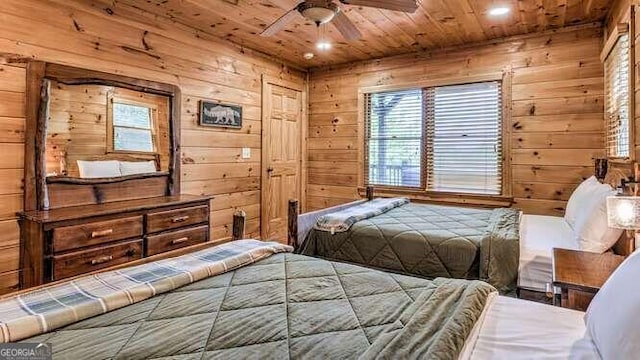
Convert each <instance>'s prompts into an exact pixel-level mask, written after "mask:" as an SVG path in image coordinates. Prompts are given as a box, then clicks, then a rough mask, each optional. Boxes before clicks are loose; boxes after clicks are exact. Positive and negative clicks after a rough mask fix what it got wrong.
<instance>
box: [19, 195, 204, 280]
mask: <svg viewBox="0 0 640 360" xmlns="http://www.w3.org/2000/svg"><path fill="white" fill-rule="evenodd" d="M209 200H210V198H209V197H203V196H192V195H174V196H162V197H154V198H147V199H137V200H128V201H118V202H111V203H105V204H94V205H83V206H73V207H64V208H58V209H52V210H47V211H29V212H24V213H22V214H20V221H21V222H22V224H21V226H22V229H23V234H22V238H23V239H22V241H23V247H22V250H23V254H22V256H21V258H22V260H23V268H24V273H23V278H22V287H23V288H27V287H31V286H36V285H40V284H43V283H47V282H51V281H57V280H61V279H64V278H68V277H72V276H76V275H80V274H84V273H89V272H92V271H96V270H101V269H105V268H110V267H114V266H118V265H122V264H125V263H128V262H131V261H135V260H139V259H142V258H144V257H150V256H155V257H160V256H159V255H160V254H162V253H165V252H168V251H172V250H176V249H180V248H184V247H188V246H192V245H197V244H200V243H204V242H207V241H209Z"/></svg>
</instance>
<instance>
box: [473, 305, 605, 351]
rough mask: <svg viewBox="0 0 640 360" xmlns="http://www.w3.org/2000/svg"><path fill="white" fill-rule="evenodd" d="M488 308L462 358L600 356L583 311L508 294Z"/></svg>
mask: <svg viewBox="0 0 640 360" xmlns="http://www.w3.org/2000/svg"><path fill="white" fill-rule="evenodd" d="M487 308H488V309H486V314H485V315H484V317H483V318H481V320H480V321H483V322H482V323H481V324H480V329H479V331H478V333H477V337H476V338H475V339H474V338H473V337H472V336H470V337H469V340H468V342H469V344H467V345H465V346H469V347H470V348H471V351H467V354H469V353H470V355H469V356H467V357H461V359H473V360H485V359H487V360H488V359H491V360H496V359H536V360H544V359H581V360H582V359H584V360H587V359H589V360H592V359H600V356H599V355H598V352H597V349H596V348H595V345H594V344H593V342H592V341H591V339H589V338H588V336H587V335H585V334H586V328H585V324H584V320H583V317H584V313H583V312H580V311H575V310H569V309H564V308H559V307H554V306H551V305H545V304H539V303H535V302H532V301H526V300H520V299H513V298H508V297H504V296H498V297H497V298H496V299H495V301H493V302H492V303H491V304H489V305H487ZM480 321H479V323H480ZM472 335H473V332H472Z"/></svg>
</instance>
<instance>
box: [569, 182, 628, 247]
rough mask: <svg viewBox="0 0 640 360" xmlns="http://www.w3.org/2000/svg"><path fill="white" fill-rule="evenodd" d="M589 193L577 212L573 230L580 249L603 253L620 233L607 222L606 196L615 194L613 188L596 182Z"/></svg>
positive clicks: (616, 239)
mask: <svg viewBox="0 0 640 360" xmlns="http://www.w3.org/2000/svg"><path fill="white" fill-rule="evenodd" d="M589 195H590V196H589V197H588V198H587V199H586V201H585V202H584V205H583V207H582V208H581V209H580V210H579V212H578V214H577V217H576V222H575V225H574V227H573V232H574V234H575V236H576V239H577V240H578V244H579V246H580V249H581V250H583V251H590V252H595V253H603V252H605V251H607V250H609V249H610V248H611V247H612V246H613V245H614V244H615V243H616V241H618V239H619V238H620V235H622V230H621V229H614V228H610V227H609V225H608V223H607V196H613V195H615V190H613V188H612V187H611V186H609V185H606V184H598V185H596V186H594V187H593V188H592V189H591V191H590V194H589Z"/></svg>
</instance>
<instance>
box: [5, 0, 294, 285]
mask: <svg viewBox="0 0 640 360" xmlns="http://www.w3.org/2000/svg"><path fill="white" fill-rule="evenodd" d="M24 58H33V59H37V60H43V61H49V62H56V63H61V64H66V65H71V66H77V67H83V68H87V69H92V70H98V71H105V72H110V73H118V74H123V75H127V76H132V77H137V78H143V79H149V80H155V81H161V82H166V83H173V84H177V85H179V86H180V88H181V90H182V95H183V98H182V106H183V108H182V126H181V131H182V136H181V145H182V163H183V165H182V174H181V176H182V192H183V193H189V194H211V195H214V196H215V199H214V200H213V201H212V202H211V208H212V213H211V224H212V229H211V230H212V238H213V239H225V238H228V237H229V236H230V231H231V222H232V214H233V212H234V211H235V210H236V209H237V208H241V209H243V210H244V211H246V213H247V217H248V222H247V232H248V234H249V235H250V236H259V229H260V158H261V153H260V146H261V139H260V134H261V121H260V119H261V76H262V74H268V75H271V76H274V77H280V78H283V79H287V80H291V81H297V82H303V81H304V79H305V76H306V73H304V72H301V71H296V70H292V69H289V68H287V67H286V66H283V65H282V64H280V63H278V62H276V61H273V60H271V59H267V58H265V57H263V56H260V55H259V54H254V53H252V52H251V51H249V50H243V49H239V48H236V47H231V46H229V45H227V44H226V43H223V42H221V41H217V40H215V39H211V38H208V37H207V36H206V35H204V34H202V33H198V32H196V31H195V30H192V29H189V28H186V27H182V26H180V25H177V24H174V23H173V22H171V21H169V20H166V19H163V18H159V17H155V16H151V15H149V14H147V13H144V12H141V11H139V10H137V9H133V8H128V7H126V6H122V5H121V4H118V5H116V6H115V7H112V6H111V2H104V3H102V2H98V1H81V0H51V1H46V0H2V5H0V292H7V291H9V290H10V289H12V288H15V286H16V285H17V281H18V273H19V259H18V257H19V230H18V225H17V221H16V216H15V213H16V212H18V211H20V210H22V201H23V200H22V196H23V195H22V186H23V184H22V183H23V158H24V116H25V108H24V107H25V106H24V103H25V95H24V93H25V67H24V65H23V64H20V63H16V62H14V61H15V60H16V59H24ZM1 59H4V60H1ZM200 99H213V100H219V101H224V102H227V103H232V104H241V105H242V106H243V113H244V123H243V128H242V130H218V129H211V128H202V127H199V126H198V125H197V115H196V114H197V105H198V101H199V100H200ZM242 147H250V148H251V149H252V151H251V158H250V159H248V160H243V159H241V156H240V155H241V148H242Z"/></svg>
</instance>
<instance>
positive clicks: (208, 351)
mask: <svg viewBox="0 0 640 360" xmlns="http://www.w3.org/2000/svg"><path fill="white" fill-rule="evenodd" d="M209 258H211V256H209ZM252 258H255V256H252ZM175 264H177V262H175V261H174V262H172V263H170V264H169V265H168V266H162V268H168V267H173V268H175ZM224 267H225V268H227V265H225V266H224ZM158 268H159V267H156V268H154V269H158ZM154 269H152V272H155V271H156V270H154ZM198 271H199V270H198ZM136 273H137V274H141V272H140V271H137V272H136ZM146 273H147V275H145V276H148V273H149V272H148V271H147V272H146ZM193 273H195V272H193ZM127 276H129V277H130V276H131V275H130V274H128V275H127ZM136 276H137V275H136ZM177 278H178V277H173V278H172V281H174V280H175V279H177ZM166 280H167V278H162V280H160V282H162V283H163V284H164V285H163V286H168V282H167V281H166ZM154 281H155V280H154ZM154 281H151V282H150V283H149V284H151V287H155V286H156V283H154ZM156 282H157V281H156ZM127 291H128V292H130V290H127ZM54 292H55V291H54ZM134 292H135V291H134ZM492 292H495V289H494V288H493V287H491V286H489V285H488V284H486V283H483V282H480V281H464V280H454V279H435V280H433V281H431V280H426V279H420V278H414V277H408V276H404V275H399V274H391V273H385V272H381V271H376V270H372V269H368V268H364V267H360V266H354V265H349V264H343V263H337V262H330V261H325V260H321V259H317V258H311V257H307V256H303V255H296V254H291V253H279V254H275V255H273V256H270V257H268V258H266V259H262V260H260V261H257V262H255V263H253V264H248V265H246V264H245V265H243V266H241V267H238V268H236V269H235V270H230V271H226V272H222V273H220V274H218V275H214V276H210V277H205V278H204V279H202V280H199V281H196V282H192V283H190V284H187V285H185V286H181V287H177V288H175V289H172V290H170V291H166V292H162V293H159V294H156V295H155V296H151V297H149V298H148V299H145V300H142V301H139V302H136V303H133V304H131V305H128V306H124V307H121V308H119V309H116V310H113V311H109V312H107V313H104V314H101V315H97V316H94V317H90V318H87V319H84V320H81V321H79V322H76V323H73V324H70V325H66V326H63V327H60V328H57V329H53V330H51V331H48V332H45V333H43V334H41V335H37V336H34V337H30V338H28V339H25V340H23V341H26V342H31V343H33V342H38V343H42V342H44V343H49V344H50V345H51V346H52V350H53V357H54V359H131V360H135V359H169V358H170V359H182V360H187V359H246V358H255V359H357V358H360V359H373V358H386V359H389V358H403V359H416V358H423V359H426V358H428V359H456V358H457V357H458V354H459V353H460V351H461V350H462V348H463V346H464V344H465V341H466V340H467V338H468V337H469V334H470V333H471V330H472V328H473V326H474V324H475V323H476V321H477V320H478V318H479V317H480V315H481V313H482V311H483V309H484V307H485V304H486V302H487V299H488V297H489V295H490V294H491V293H492ZM109 297H111V298H112V299H113V298H114V296H113V295H109V296H107V298H109ZM59 299H63V298H59ZM26 301H27V302H28V299H27V300H26ZM107 303H108V302H107ZM49 316H51V318H55V317H56V315H55V314H50V315H46V316H45V318H47V317H49ZM16 321H20V320H16ZM18 323H19V322H16V323H15V324H18Z"/></svg>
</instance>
